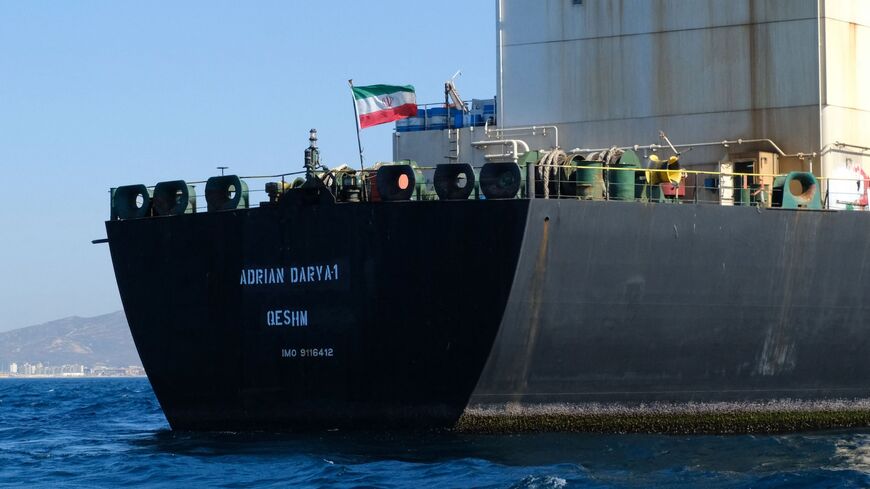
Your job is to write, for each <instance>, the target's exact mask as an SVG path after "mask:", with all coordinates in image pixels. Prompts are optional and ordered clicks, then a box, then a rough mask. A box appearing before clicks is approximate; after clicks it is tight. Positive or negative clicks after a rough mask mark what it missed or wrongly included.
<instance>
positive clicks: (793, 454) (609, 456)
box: [0, 379, 870, 488]
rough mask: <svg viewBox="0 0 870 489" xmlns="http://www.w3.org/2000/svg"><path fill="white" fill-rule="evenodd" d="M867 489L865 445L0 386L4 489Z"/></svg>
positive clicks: (804, 436) (119, 383) (860, 437)
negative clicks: (189, 425) (226, 421)
mask: <svg viewBox="0 0 870 489" xmlns="http://www.w3.org/2000/svg"><path fill="white" fill-rule="evenodd" d="M654 486H658V487H762V488H763V487H867V486H870V431H863V432H862V431H844V432H824V433H797V434H788V435H756V436H749V435H739V436H736V435H735V436H660V435H619V434H612V435H599V434H560V433H555V434H522V435H470V434H456V433H441V434H430V433H423V434H421V433H415V434H408V433H405V434H403V433H384V432H377V433H345V432H326V433H319V434H308V435H292V434H279V433H257V434H248V433H182V432H173V431H170V430H169V426H168V424H167V423H166V420H165V418H164V417H163V413H162V412H161V410H160V406H159V405H158V403H157V400H156V398H155V397H154V394H153V392H152V391H151V388H150V386H149V384H148V381H147V380H146V379H45V380H23V379H0V487H183V488H193V487H516V488H563V487H564V488H567V487H596V488H597V487H654Z"/></svg>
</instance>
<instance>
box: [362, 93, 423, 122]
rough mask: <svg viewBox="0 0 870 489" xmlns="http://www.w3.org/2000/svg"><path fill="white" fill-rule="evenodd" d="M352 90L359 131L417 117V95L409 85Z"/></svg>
mask: <svg viewBox="0 0 870 489" xmlns="http://www.w3.org/2000/svg"><path fill="white" fill-rule="evenodd" d="M352 90H353V98H354V102H356V111H357V114H359V127H360V129H365V128H366V127H371V126H376V125H378V124H384V123H385V122H392V121H395V120H399V119H404V118H405V117H413V116H415V115H417V95H416V94H415V93H414V87H413V86H411V85H404V86H399V85H368V86H365V87H352Z"/></svg>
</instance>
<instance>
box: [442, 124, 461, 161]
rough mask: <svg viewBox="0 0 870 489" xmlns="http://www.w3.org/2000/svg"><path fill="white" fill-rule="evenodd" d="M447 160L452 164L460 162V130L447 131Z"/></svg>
mask: <svg viewBox="0 0 870 489" xmlns="http://www.w3.org/2000/svg"><path fill="white" fill-rule="evenodd" d="M447 146H448V147H447V156H445V158H447V159H448V160H450V161H451V162H454V161H457V160H459V129H458V128H455V127H450V128H448V129H447Z"/></svg>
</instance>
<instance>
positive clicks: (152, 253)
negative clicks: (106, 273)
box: [107, 200, 870, 430]
mask: <svg viewBox="0 0 870 489" xmlns="http://www.w3.org/2000/svg"><path fill="white" fill-rule="evenodd" d="M107 229H108V233H109V234H108V236H109V242H110V246H111V250H112V258H113V261H114V264H115V271H116V277H117V280H118V285H119V288H120V292H121V297H122V300H123V302H124V307H125V311H126V313H127V318H128V321H129V324H130V328H131V330H132V333H133V337H134V340H135V341H136V345H137V348H138V349H139V353H140V356H141V358H142V361H143V364H144V366H145V368H146V370H147V372H148V376H149V378H150V380H151V383H152V385H153V386H154V390H155V392H156V394H157V397H158V399H159V400H160V402H161V405H162V406H163V408H164V411H165V413H166V416H167V419H168V420H169V422H170V424H171V426H172V427H173V428H175V429H194V430H240V429H269V430H271V429H277V430H307V429H328V428H373V427H390V428H393V427H413V428H428V427H454V426H456V425H457V422H458V420H459V419H460V416H462V415H463V413H466V415H467V414H468V413H469V412H472V413H478V414H479V413H484V414H483V415H482V417H483V418H486V419H487V420H488V421H487V425H486V426H487V427H492V426H493V424H492V423H491V421H492V419H498V418H515V417H516V416H520V417H526V418H528V419H532V418H534V417H535V416H539V415H540V412H541V410H542V409H543V410H545V411H546V409H551V408H552V407H553V406H556V407H558V409H557V411H558V412H559V413H561V414H559V415H560V416H565V417H567V418H569V419H570V418H575V419H586V418H588V417H589V416H600V413H601V412H602V409H604V411H607V410H608V409H610V408H611V407H613V408H615V409H617V411H618V412H624V413H628V415H630V416H637V413H638V411H637V410H641V411H643V410H644V409H646V406H650V405H653V406H658V408H657V409H661V407H662V406H665V407H666V408H665V411H668V410H670V411H668V412H670V413H677V415H678V417H679V419H684V417H685V414H686V411H684V410H681V409H682V408H683V407H685V406H691V409H690V411H691V412H692V413H695V414H699V415H705V414H708V413H710V412H714V411H716V410H722V409H726V410H727V411H728V412H729V413H734V412H737V413H739V412H740V411H741V409H744V410H748V411H751V410H754V409H757V406H765V405H767V406H773V408H770V409H772V410H773V411H788V410H789V409H791V408H789V407H788V406H790V404H788V403H789V402H797V403H798V405H799V409H801V410H805V411H811V412H819V413H825V412H830V411H831V409H835V410H836V409H839V412H842V411H843V410H844V409H845V410H848V411H850V412H852V411H855V412H858V413H859V415H858V416H857V417H855V416H853V417H850V418H848V421H839V422H837V421H836V420H835V421H830V419H833V418H829V421H828V422H820V423H817V424H816V425H817V426H825V427H827V426H832V425H847V424H850V425H851V424H855V423H856V422H857V423H859V424H860V423H864V422H865V421H866V420H870V415H867V412H868V411H867V408H866V403H865V402H864V401H849V402H846V403H843V402H841V401H842V400H863V399H867V398H870V357H868V355H867V353H866V352H867V351H868V347H870V344H868V342H870V331H868V320H867V317H868V315H867V313H868V306H867V304H868V300H870V288H868V286H866V285H864V284H866V283H867V282H868V281H867V278H870V238H868V237H870V219H868V216H867V215H865V214H863V213H858V212H854V213H848V212H836V213H835V212H810V211H789V210H760V211H759V210H757V209H755V208H734V207H720V206H697V205H672V204H654V205H644V204H635V203H619V202H586V201H564V200H563V201H559V200H530V201H529V200H506V201H463V202H405V203H383V204H320V205H302V204H299V205H286V206H281V207H264V208H257V209H250V210H243V211H227V212H216V213H207V214H193V215H185V216H176V217H167V218H153V219H139V220H128V221H110V222H109V223H107ZM309 266H313V267H315V274H314V280H311V281H304V282H301V281H297V282H295V283H287V282H289V281H290V279H291V276H290V274H291V271H292V270H291V268H292V269H296V271H297V279H298V278H299V273H303V275H304V274H306V273H308V271H309V269H308V268H307V267H309ZM318 266H319V267H321V269H322V270H325V269H326V268H328V267H335V270H338V273H337V275H338V277H337V278H335V279H332V278H329V279H327V278H328V277H326V278H325V276H323V275H322V276H320V278H319V279H318V278H317V274H316V270H317V268H316V267H318ZM299 267H305V268H301V269H300V268H299ZM276 268H280V269H281V270H284V273H285V274H286V275H285V277H284V279H285V283H283V284H253V285H251V284H243V283H240V282H244V281H245V279H244V278H242V276H243V275H244V272H243V271H244V270H257V269H260V270H262V269H266V271H265V272H264V278H263V280H265V281H269V280H270V278H269V270H270V269H272V270H273V269H276ZM273 278H275V277H273ZM305 278H311V277H310V276H309V277H305ZM257 280H259V279H257V278H256V277H254V281H257ZM269 311H291V312H292V311H306V313H307V318H308V326H304V327H296V326H287V325H282V326H270V325H268V323H269V321H270V320H269ZM311 349H314V350H316V352H317V353H318V356H317V357H313V358H312V357H310V356H307V357H305V358H302V357H301V356H299V354H300V353H301V352H302V350H307V351H309V352H311V351H312V350H311ZM329 349H331V351H332V356H327V353H329ZM321 350H322V352H321ZM291 351H296V356H290V355H289V353H290V352H291ZM321 353H322V355H321ZM705 406H709V408H707V407H705ZM723 406H726V407H725V408H723ZM832 406H833V407H832ZM843 406H845V407H843ZM619 410H623V411H619ZM550 412H552V410H551V411H550ZM607 412H611V411H607ZM478 419H481V417H480V416H478ZM773 419H774V420H775V419H776V418H775V417H774V418H773ZM837 419H840V418H837ZM856 420H857V421H856ZM460 423H462V422H460ZM465 425H466V426H468V427H470V428H472V429H473V428H474V423H465ZM816 425H813V426H816ZM510 426H514V427H516V426H525V427H531V428H534V426H533V425H522V424H521V425H516V424H513V425H510ZM548 426H553V425H548ZM555 426H556V429H559V426H563V427H564V426H569V427H570V426H580V427H581V428H582V427H583V426H587V425H584V424H582V423H581V424H576V425H571V424H570V423H568V424H567V425H564V424H563V425H555ZM487 429H489V428H487ZM640 429H643V428H640ZM650 429H656V428H655V427H654V426H652V427H651V428H650ZM773 429H775V427H774V428H773Z"/></svg>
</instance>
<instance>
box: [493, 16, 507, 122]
mask: <svg viewBox="0 0 870 489" xmlns="http://www.w3.org/2000/svg"><path fill="white" fill-rule="evenodd" d="M503 1H504V0H495V9H496V26H495V28H496V42H497V43H498V48H497V52H496V65H497V66H498V87H497V89H496V97H497V98H498V113H496V114H495V122H496V126H497V127H505V125H504V122H503V121H504V59H503V58H504V27H503V25H502V24H503V22H504V12H503V11H502V9H503V5H502V3H503Z"/></svg>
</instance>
